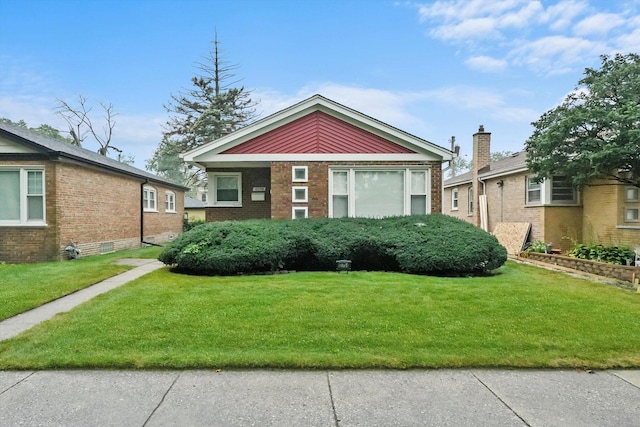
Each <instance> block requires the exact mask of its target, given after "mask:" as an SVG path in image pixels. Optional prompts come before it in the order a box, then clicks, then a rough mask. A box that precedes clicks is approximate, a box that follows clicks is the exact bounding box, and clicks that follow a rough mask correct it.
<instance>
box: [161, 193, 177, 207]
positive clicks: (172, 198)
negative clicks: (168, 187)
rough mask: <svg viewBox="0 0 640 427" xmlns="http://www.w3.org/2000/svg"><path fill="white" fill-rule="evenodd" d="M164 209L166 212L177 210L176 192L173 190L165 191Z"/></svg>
mask: <svg viewBox="0 0 640 427" xmlns="http://www.w3.org/2000/svg"><path fill="white" fill-rule="evenodd" d="M164 199H165V202H164V210H165V211H166V212H175V211H176V193H174V192H173V191H167V192H166V193H164Z"/></svg>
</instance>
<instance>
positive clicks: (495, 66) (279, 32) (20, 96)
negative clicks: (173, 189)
mask: <svg viewBox="0 0 640 427" xmlns="http://www.w3.org/2000/svg"><path fill="white" fill-rule="evenodd" d="M216 31H217V34H218V40H219V42H220V43H221V49H222V52H223V58H224V59H225V60H227V61H228V62H229V63H231V64H237V65H239V68H238V69H237V70H236V74H237V76H238V78H242V82H241V84H242V85H244V86H245V87H246V88H247V89H249V90H251V91H252V97H253V98H254V99H255V100H257V101H260V104H259V105H258V111H259V112H261V113H262V117H264V116H265V115H268V114H271V113H273V112H275V111H278V110H280V109H282V108H285V107H287V106H289V105H291V104H293V103H295V102H298V101H300V100H302V99H304V98H307V97H309V96H311V95H313V94H315V93H319V94H321V95H323V96H326V97H328V98H331V99H333V100H335V101H337V102H340V103H342V104H344V105H346V106H348V107H351V108H354V109H356V110H358V111H361V112H363V113H365V114H368V115H370V116H373V117H375V118H377V119H379V120H382V121H383V122H386V123H389V124H391V125H393V126H395V127H398V128H400V129H403V130H405V131H407V132H409V133H412V134H414V135H417V136H419V137H421V138H424V139H426V140H428V141H431V142H433V143H435V144H438V145H441V146H444V147H448V146H449V142H448V141H449V139H450V137H451V136H452V135H455V136H456V139H457V142H458V143H459V144H460V146H461V148H462V153H461V154H462V155H465V154H466V155H469V153H470V151H471V135H472V134H473V133H474V132H476V131H477V129H478V126H479V125H480V124H483V125H484V126H485V129H486V130H487V131H489V132H492V149H493V151H505V150H509V151H519V150H521V149H523V146H524V142H525V140H526V139H527V138H528V137H529V136H530V135H531V132H532V126H531V122H532V121H534V120H536V119H538V118H539V117H540V115H541V114H542V113H544V112H545V111H546V110H548V109H550V108H552V107H554V106H555V105H557V104H559V103H560V102H561V101H562V100H563V99H564V97H565V95H566V94H567V93H568V92H570V91H571V90H572V89H573V88H574V87H575V85H576V83H577V82H578V80H579V79H580V78H581V77H582V75H583V72H584V69H585V68H586V67H592V68H598V67H599V65H600V58H599V56H600V55H601V54H607V55H612V54H615V53H616V52H621V53H629V52H636V53H638V51H640V0H628V1H627V0H616V1H609V0H603V1H595V0H554V1H530V0H466V1H463V0H438V1H403V0H397V1H394V0H343V1H339V0H271V1H270V0H263V1H259V0H236V1H225V0H217V1H216V0H209V1H205V0H181V1H170V0H130V1H125V0H91V1H88V0H0V117H7V118H10V119H11V120H14V121H18V120H21V119H23V120H25V121H26V122H27V124H28V125H29V126H32V127H36V126H38V125H40V124H41V123H46V124H51V125H53V126H56V127H58V128H59V129H61V130H65V129H66V125H65V123H64V121H62V120H61V118H60V117H58V116H57V115H56V114H55V112H54V107H55V100H56V99H57V98H59V99H63V100H65V101H67V102H74V101H75V100H76V99H77V97H78V96H79V95H83V96H86V97H88V98H89V101H90V102H94V103H97V102H104V103H107V104H109V103H111V104H113V106H114V109H115V111H116V112H117V113H118V116H117V117H116V122H117V123H116V127H115V129H114V137H113V145H116V146H118V147H120V148H123V149H124V152H125V153H127V154H130V155H133V156H134V157H135V160H136V163H135V164H136V166H138V167H141V168H144V164H145V160H146V159H148V158H150V157H151V155H152V153H153V150H154V149H155V147H156V146H157V144H158V143H159V142H160V139H161V132H162V125H163V124H164V123H165V122H166V121H167V119H168V117H169V116H168V113H167V112H166V111H165V110H164V108H163V104H166V103H167V102H168V101H169V99H170V95H171V94H179V93H180V92H181V91H184V90H185V89H188V88H189V86H190V79H191V77H192V76H194V75H195V74H196V73H197V71H198V70H197V68H196V63H197V62H199V61H201V60H202V58H203V57H204V56H206V55H207V53H208V52H209V50H210V49H211V41H212V40H213V39H214V34H215V32H216ZM98 111H99V109H98V108H97V106H96V108H94V112H98ZM94 121H96V122H99V121H100V117H99V116H96V117H95V118H94ZM85 147H86V148H89V149H92V150H93V149H97V145H95V144H92V143H91V142H89V141H87V142H86V143H85Z"/></svg>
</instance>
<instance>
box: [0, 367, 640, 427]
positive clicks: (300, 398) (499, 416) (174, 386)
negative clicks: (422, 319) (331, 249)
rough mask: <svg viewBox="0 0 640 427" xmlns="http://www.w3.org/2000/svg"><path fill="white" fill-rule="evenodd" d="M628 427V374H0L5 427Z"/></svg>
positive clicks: (637, 381) (636, 379)
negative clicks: (37, 426) (36, 426)
mask: <svg viewBox="0 0 640 427" xmlns="http://www.w3.org/2000/svg"><path fill="white" fill-rule="evenodd" d="M639 424H640V371H639V370H634V371H602V372H596V373H592V374H590V373H586V372H581V371H574V370H507V371H505V370H434V371H425V370H408V371H377V370H376V371H269V370H256V371H221V372H215V371H40V372H15V371H5V372H0V425H2V426H7V427H10V426H24V425H27V426H34V425H45V426H67V427H68V426H90V425H91V426H135V427H138V426H149V427H151V426H194V427H195V426H335V427H338V426H340V427H347V426H562V427H569V426H580V427H584V426H616V427H619V426H638V425H639Z"/></svg>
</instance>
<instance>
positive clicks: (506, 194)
mask: <svg viewBox="0 0 640 427" xmlns="http://www.w3.org/2000/svg"><path fill="white" fill-rule="evenodd" d="M500 181H502V186H500V185H498V182H500ZM525 183H526V173H524V172H522V173H518V174H513V175H508V176H502V177H498V178H493V179H488V180H486V182H485V188H486V191H487V205H488V217H489V231H493V230H494V229H495V226H496V224H498V223H499V222H528V223H530V224H531V236H530V238H529V240H531V241H536V240H544V227H543V212H544V208H543V207H541V206H527V205H526V199H525V197H526V195H525Z"/></svg>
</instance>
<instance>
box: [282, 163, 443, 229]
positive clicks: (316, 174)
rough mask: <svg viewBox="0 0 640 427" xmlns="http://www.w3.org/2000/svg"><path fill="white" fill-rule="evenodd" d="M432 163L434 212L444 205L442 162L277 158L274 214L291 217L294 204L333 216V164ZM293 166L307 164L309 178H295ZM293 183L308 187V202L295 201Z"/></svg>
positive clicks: (315, 214) (313, 213) (316, 214)
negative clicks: (331, 201)
mask: <svg viewBox="0 0 640 427" xmlns="http://www.w3.org/2000/svg"><path fill="white" fill-rule="evenodd" d="M337 165H339V166H366V165H376V166H383V165H384V166H407V165H408V166H422V165H429V166H431V212H432V213H440V212H441V206H442V196H441V192H442V170H441V167H440V163H439V162H432V163H421V162H410V163H407V162H273V163H272V164H271V179H272V188H271V191H272V195H271V200H272V203H271V217H272V218H273V219H287V218H291V216H292V208H293V206H294V205H295V206H301V207H302V206H307V207H308V214H309V217H310V218H320V217H327V216H329V200H328V195H329V187H328V186H329V168H330V167H331V166H337ZM293 166H307V168H308V178H309V181H308V182H306V183H297V182H295V183H294V182H293V179H292V175H291V173H292V168H293ZM293 186H307V187H308V200H309V202H308V203H295V204H294V203H293V202H292V198H291V191H292V187H293Z"/></svg>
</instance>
